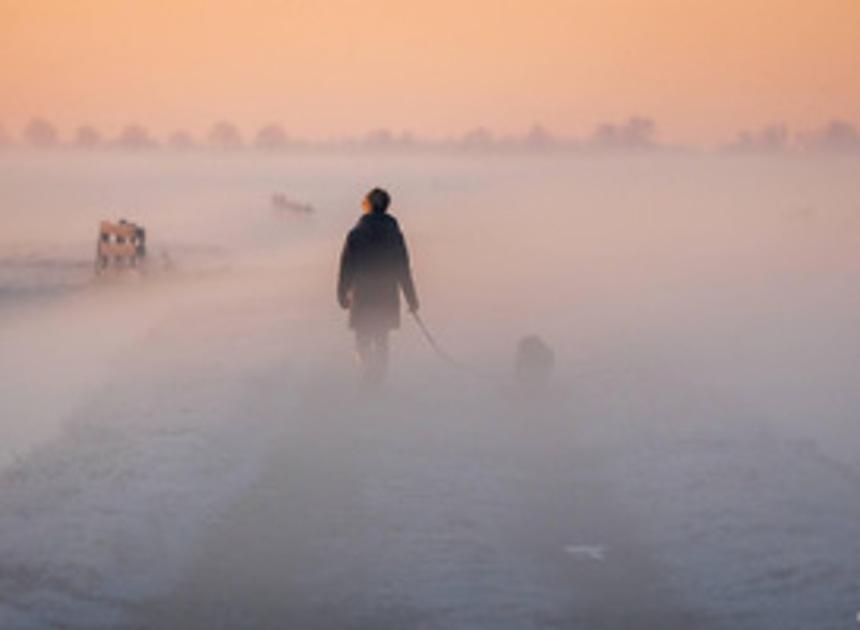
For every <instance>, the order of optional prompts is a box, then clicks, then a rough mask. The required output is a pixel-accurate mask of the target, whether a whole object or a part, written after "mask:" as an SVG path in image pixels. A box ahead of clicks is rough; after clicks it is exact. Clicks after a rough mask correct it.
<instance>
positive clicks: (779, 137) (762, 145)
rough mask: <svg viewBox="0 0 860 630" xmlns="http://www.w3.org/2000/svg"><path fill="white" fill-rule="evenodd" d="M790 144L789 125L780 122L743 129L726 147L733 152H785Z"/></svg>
mask: <svg viewBox="0 0 860 630" xmlns="http://www.w3.org/2000/svg"><path fill="white" fill-rule="evenodd" d="M788 144H789V132H788V127H787V126H786V125H784V124H781V123H779V124H772V125H767V126H765V127H762V128H761V129H758V130H755V131H749V130H744V131H741V132H740V133H739V134H738V137H737V138H736V139H735V141H734V142H733V143H731V144H730V145H728V146H727V147H726V149H727V150H728V151H729V152H732V153H784V152H785V151H786V150H787V149H788Z"/></svg>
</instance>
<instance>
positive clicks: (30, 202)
mask: <svg viewBox="0 0 860 630" xmlns="http://www.w3.org/2000/svg"><path fill="white" fill-rule="evenodd" d="M858 166H860V160H858V158H857V157H856V156H850V155H842V156H839V155H831V156H819V157H813V156H810V155H806V156H786V155H783V156H780V155H771V156H767V155H758V156H756V155H746V156H738V155H668V154H655V153H644V154H640V155H627V154H606V155H597V154H577V155H552V154H548V155H530V156H515V155H495V156H494V155H471V156H470V155H459V156H451V155H444V154H438V155H407V156H397V155H352V156H338V155H270V156H265V155H264V156H261V155H255V154H251V153H235V154H203V153H201V154H193V155H170V154H163V153H162V154H145V153H141V154H132V155H123V154H99V153H95V154H89V155H85V154H80V153H74V152H66V153H63V152H53V153H52V152H44V153H36V152H34V153H18V152H10V153H4V154H0V217H2V222H3V226H4V227H3V230H2V232H0V470H2V472H0V488H2V490H0V627H3V628H7V627H8V628H53V627H64V628H99V627H122V628H143V627H184V628H197V627H199V628H216V627H223V628H240V627H249V628H250V627H254V628H262V627H271V628H275V627H296V628H302V627H306V628H310V627H319V628H386V627H391V628H400V627H415V628H466V627H483V628H548V627H550V628H551V627H557V628H570V627H577V628H578V627H582V628H634V627H635V628H669V629H671V628H677V629H679V630H680V629H686V628H727V629H728V628H730V629H732V630H737V629H740V628H751V629H752V628H755V629H762V628H780V630H782V629H786V628H798V629H800V628H804V629H808V628H816V629H817V630H827V629H830V628H833V629H836V628H847V627H852V626H853V624H855V623H856V615H857V612H858V610H860V537H858V535H857V531H856V527H857V523H858V522H860V502H858V501H857V487H858V480H860V454H859V453H860V428H858V416H857V410H858V409H860V393H858V392H860V390H858V388H857V386H856V379H857V374H858V372H860V330H859V329H858V326H857V322H858V319H860V294H858V291H857V287H858V286H860V178H858V177H857V172H858ZM374 186H382V187H384V188H386V189H388V190H389V191H390V192H391V195H392V198H393V201H392V206H391V210H390V211H391V213H392V214H393V215H394V216H396V217H397V219H398V220H399V221H400V224H401V227H402V228H403V230H404V232H405V235H406V240H407V243H408V245H409V248H410V253H411V257H412V266H413V273H414V276H415V281H416V284H417V289H418V294H419V297H420V299H421V303H422V308H421V315H422V317H423V319H424V321H425V322H426V323H427V325H428V327H429V328H430V330H431V331H432V334H433V335H434V336H435V337H436V339H437V340H438V342H439V343H440V344H441V345H442V346H443V348H444V350H445V351H447V352H448V353H449V354H450V355H452V356H453V357H455V358H456V360H457V361H459V362H461V363H462V364H463V365H464V366H465V368H458V367H456V366H452V365H450V364H448V363H446V362H445V361H443V360H442V359H441V358H440V357H439V356H437V355H436V354H434V351H433V349H432V348H431V347H430V346H429V345H428V344H427V343H426V341H425V339H424V338H423V337H422V335H421V332H420V331H419V329H418V328H417V327H416V325H415V324H414V322H412V321H411V320H410V319H409V317H408V316H407V315H406V314H405V313H404V316H403V322H402V325H401V329H400V330H399V331H398V332H397V333H396V334H395V335H394V337H393V349H392V370H391V374H390V377H389V379H388V381H387V382H386V383H385V385H384V386H383V387H382V388H381V389H380V390H379V391H374V392H368V391H364V390H363V389H362V387H361V385H360V382H359V379H358V376H357V368H356V365H355V364H354V360H353V340H352V338H351V334H350V331H349V330H348V329H347V327H346V315H345V313H344V312H343V311H341V310H340V308H339V307H338V305H337V302H336V299H335V280H336V274H337V263H338V255H339V252H340V248H341V245H342V243H343V238H344V236H345V234H346V232H347V231H348V230H349V229H350V228H351V227H352V226H353V225H354V223H355V222H356V220H357V219H358V216H359V213H360V205H361V200H362V197H363V196H364V195H365V194H366V193H367V191H368V190H369V189H370V188H372V187H374ZM275 193H282V194H284V195H286V196H287V197H289V198H290V199H294V200H297V201H299V202H302V203H307V204H311V205H312V206H313V208H314V211H313V212H311V213H300V212H290V211H289V210H284V209H278V208H275V207H273V206H272V204H271V196H272V195H273V194H275ZM119 218H126V219H129V220H132V221H135V222H137V223H139V224H141V225H143V226H145V227H146V229H147V236H148V242H147V246H148V252H149V253H148V259H149V261H148V267H147V272H146V273H145V274H137V273H126V274H117V276H116V277H114V276H110V277H102V278H98V279H96V278H95V274H94V268H93V262H94V254H95V245H96V237H97V230H98V224H99V222H100V221H101V220H103V219H110V220H118V219H119ZM529 334H537V335H540V337H541V338H542V339H543V340H544V341H545V342H546V343H547V344H548V345H549V346H550V347H551V348H552V349H553V351H554V353H555V358H556V366H555V372H554V374H553V377H552V380H551V383H550V385H549V387H548V388H547V389H546V391H542V392H540V394H539V395H527V394H526V393H524V392H522V391H521V390H520V389H519V388H517V386H516V384H515V382H514V378H513V366H514V354H515V350H516V346H517V343H518V342H519V340H520V339H521V338H522V337H524V336H525V335H529Z"/></svg>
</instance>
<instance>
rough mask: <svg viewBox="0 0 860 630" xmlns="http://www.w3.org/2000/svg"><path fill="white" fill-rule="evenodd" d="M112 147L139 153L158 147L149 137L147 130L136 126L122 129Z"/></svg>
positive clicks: (130, 125)
mask: <svg viewBox="0 0 860 630" xmlns="http://www.w3.org/2000/svg"><path fill="white" fill-rule="evenodd" d="M114 145H116V146H117V147H119V148H121V149H127V150H129V151H140V150H144V149H152V148H154V147H156V146H157V145H158V143H157V142H156V141H155V139H154V138H153V137H152V136H151V135H149V130H148V129H147V128H146V127H144V126H142V125H138V124H134V123H132V124H129V125H126V126H125V127H123V128H122V131H120V133H119V135H118V136H117V138H116V140H115V141H114Z"/></svg>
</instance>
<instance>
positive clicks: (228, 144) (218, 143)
mask: <svg viewBox="0 0 860 630" xmlns="http://www.w3.org/2000/svg"><path fill="white" fill-rule="evenodd" d="M207 140H208V142H209V146H211V147H213V148H215V149H222V150H234V149H240V148H241V147H242V134H241V133H239V129H238V128H237V127H236V125H234V124H233V123H231V122H228V121H226V120H222V121H219V122H217V123H215V124H214V125H212V128H211V129H210V130H209V134H208V135H207Z"/></svg>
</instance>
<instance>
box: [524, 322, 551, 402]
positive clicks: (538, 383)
mask: <svg viewBox="0 0 860 630" xmlns="http://www.w3.org/2000/svg"><path fill="white" fill-rule="evenodd" d="M554 366H555V353H554V352H553V351H552V348H550V347H549V346H548V345H547V344H546V343H545V342H544V341H543V340H542V339H541V338H540V337H538V336H537V335H529V336H527V337H523V338H522V339H520V342H519V344H518V345H517V356H516V362H515V364H514V377H515V378H516V382H517V385H520V386H521V387H524V388H527V389H540V388H543V387H546V386H547V384H548V383H549V379H550V376H551V375H552V370H553V367H554Z"/></svg>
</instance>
